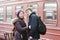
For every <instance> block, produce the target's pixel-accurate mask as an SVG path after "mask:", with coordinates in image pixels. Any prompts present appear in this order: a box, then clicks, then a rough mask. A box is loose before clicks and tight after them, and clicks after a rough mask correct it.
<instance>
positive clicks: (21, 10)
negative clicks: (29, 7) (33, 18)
mask: <svg viewBox="0 0 60 40" xmlns="http://www.w3.org/2000/svg"><path fill="white" fill-rule="evenodd" d="M21 12H23V11H22V10H19V11H18V12H17V13H16V15H17V17H19V14H20V13H21ZM23 13H24V12H23Z"/></svg>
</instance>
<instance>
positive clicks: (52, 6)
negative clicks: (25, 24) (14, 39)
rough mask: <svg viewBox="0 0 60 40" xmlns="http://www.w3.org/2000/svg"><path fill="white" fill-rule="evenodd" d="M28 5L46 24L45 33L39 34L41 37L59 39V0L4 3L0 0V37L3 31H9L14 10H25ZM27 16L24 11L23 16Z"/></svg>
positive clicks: (22, 0)
mask: <svg viewBox="0 0 60 40" xmlns="http://www.w3.org/2000/svg"><path fill="white" fill-rule="evenodd" d="M29 7H31V8H33V11H35V12H36V14H37V15H39V16H41V19H42V21H43V22H44V23H45V24H46V26H47V33H46V35H40V36H41V38H43V39H49V40H60V18H59V16H60V0H21V1H20V0H19V1H13V2H6V3H5V2H2V3H1V4H0V37H1V38H2V37H3V36H2V35H3V34H4V33H5V32H7V33H11V31H12V29H13V25H12V19H13V18H15V17H16V11H18V10H23V11H24V12H25V10H26V9H27V8H29ZM27 16H28V15H26V13H25V18H26V17H27ZM25 20H26V19H25ZM26 21H27V20H26ZM5 30H6V31H5ZM3 38H4V37H3Z"/></svg>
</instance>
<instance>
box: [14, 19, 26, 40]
mask: <svg viewBox="0 0 60 40" xmlns="http://www.w3.org/2000/svg"><path fill="white" fill-rule="evenodd" d="M14 26H15V29H16V32H15V40H27V32H26V30H27V28H26V24H25V22H24V20H22V19H18V20H17V21H16V22H15V23H14ZM21 35H22V36H21Z"/></svg>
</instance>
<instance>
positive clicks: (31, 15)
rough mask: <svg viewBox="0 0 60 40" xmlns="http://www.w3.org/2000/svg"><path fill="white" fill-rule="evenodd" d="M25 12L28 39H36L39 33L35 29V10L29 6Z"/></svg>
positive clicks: (36, 23)
mask: <svg viewBox="0 0 60 40" xmlns="http://www.w3.org/2000/svg"><path fill="white" fill-rule="evenodd" d="M26 13H27V14H28V16H29V22H28V26H29V28H30V29H29V30H28V38H30V40H31V39H32V40H38V39H39V34H38V31H37V27H38V21H37V19H38V16H37V15H36V13H35V12H33V11H32V9H31V8H28V9H27V10H26Z"/></svg>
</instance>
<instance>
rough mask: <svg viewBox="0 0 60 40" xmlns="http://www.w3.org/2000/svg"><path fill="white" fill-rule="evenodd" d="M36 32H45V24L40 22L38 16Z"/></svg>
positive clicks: (42, 33)
mask: <svg viewBox="0 0 60 40" xmlns="http://www.w3.org/2000/svg"><path fill="white" fill-rule="evenodd" d="M38 33H39V34H41V35H44V34H46V25H45V24H44V23H43V22H42V20H41V18H40V17H38Z"/></svg>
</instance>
